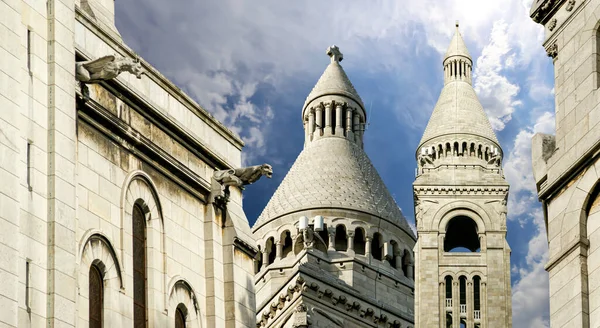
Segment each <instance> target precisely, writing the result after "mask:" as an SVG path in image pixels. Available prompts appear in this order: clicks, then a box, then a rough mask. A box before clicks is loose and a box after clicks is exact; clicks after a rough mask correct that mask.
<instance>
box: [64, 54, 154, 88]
mask: <svg viewBox="0 0 600 328" xmlns="http://www.w3.org/2000/svg"><path fill="white" fill-rule="evenodd" d="M121 72H129V73H131V74H133V75H135V76H136V77H137V78H138V79H141V78H142V74H143V73H144V70H143V69H142V65H141V64H140V62H139V60H134V59H132V58H127V57H121V58H117V57H115V56H112V55H109V56H104V57H101V58H98V59H94V60H87V61H82V62H76V63H75V77H76V78H77V80H78V81H80V82H83V83H96V82H100V81H106V80H111V79H114V78H115V77H117V76H118V75H119V74H121Z"/></svg>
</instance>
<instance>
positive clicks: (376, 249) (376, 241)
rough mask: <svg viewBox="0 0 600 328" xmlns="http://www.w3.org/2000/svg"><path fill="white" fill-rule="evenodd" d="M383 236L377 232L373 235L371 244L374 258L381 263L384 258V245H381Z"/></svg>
mask: <svg viewBox="0 0 600 328" xmlns="http://www.w3.org/2000/svg"><path fill="white" fill-rule="evenodd" d="M381 240H382V239H381V234H380V233H378V232H376V233H375V234H374V235H373V241H372V242H371V255H373V258H374V259H376V260H379V261H381V259H382V258H383V254H382V253H383V250H382V248H383V245H382V243H381Z"/></svg>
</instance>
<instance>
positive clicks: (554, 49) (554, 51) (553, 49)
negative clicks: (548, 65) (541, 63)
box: [546, 43, 558, 59]
mask: <svg viewBox="0 0 600 328" xmlns="http://www.w3.org/2000/svg"><path fill="white" fill-rule="evenodd" d="M546 54H548V57H551V58H552V59H556V56H558V45H557V44H556V43H553V44H552V45H550V46H549V47H548V48H546Z"/></svg>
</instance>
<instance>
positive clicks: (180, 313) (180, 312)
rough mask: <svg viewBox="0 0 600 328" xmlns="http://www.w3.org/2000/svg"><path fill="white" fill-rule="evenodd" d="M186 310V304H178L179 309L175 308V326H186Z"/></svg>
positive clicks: (181, 327)
mask: <svg viewBox="0 0 600 328" xmlns="http://www.w3.org/2000/svg"><path fill="white" fill-rule="evenodd" d="M186 312H187V309H186V308H185V305H183V304H179V305H177V309H176V310H175V328H185V317H186Z"/></svg>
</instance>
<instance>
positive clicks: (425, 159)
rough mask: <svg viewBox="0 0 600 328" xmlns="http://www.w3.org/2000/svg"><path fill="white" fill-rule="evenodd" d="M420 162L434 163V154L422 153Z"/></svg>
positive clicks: (422, 163) (423, 163) (421, 163)
mask: <svg viewBox="0 0 600 328" xmlns="http://www.w3.org/2000/svg"><path fill="white" fill-rule="evenodd" d="M418 161H419V164H420V165H421V166H424V165H425V164H433V156H431V155H430V154H421V155H419V158H418Z"/></svg>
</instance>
